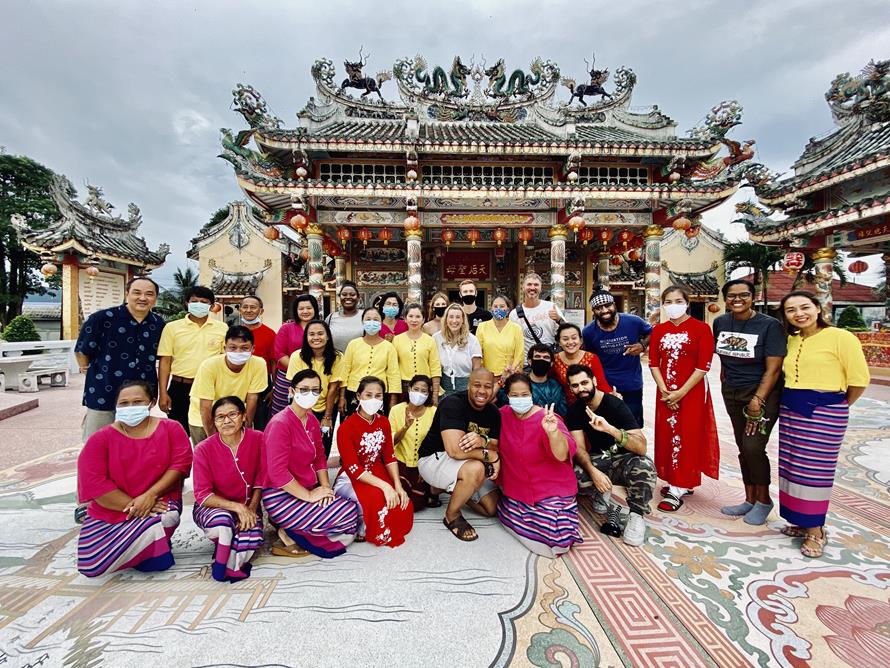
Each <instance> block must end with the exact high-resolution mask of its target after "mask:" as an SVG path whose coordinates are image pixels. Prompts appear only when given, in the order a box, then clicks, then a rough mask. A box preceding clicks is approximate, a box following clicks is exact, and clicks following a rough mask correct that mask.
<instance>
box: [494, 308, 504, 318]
mask: <svg viewBox="0 0 890 668" xmlns="http://www.w3.org/2000/svg"><path fill="white" fill-rule="evenodd" d="M491 315H492V316H494V319H495V320H503V319H504V318H506V317H507V309H505V308H496V309H492V311H491Z"/></svg>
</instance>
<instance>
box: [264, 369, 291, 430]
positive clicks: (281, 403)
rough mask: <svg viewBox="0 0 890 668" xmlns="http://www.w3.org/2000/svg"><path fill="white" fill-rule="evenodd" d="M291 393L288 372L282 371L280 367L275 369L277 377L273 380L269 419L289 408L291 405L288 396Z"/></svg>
mask: <svg viewBox="0 0 890 668" xmlns="http://www.w3.org/2000/svg"><path fill="white" fill-rule="evenodd" d="M289 392H290V382H289V381H288V379H287V371H282V370H281V369H279V368H278V367H276V368H275V377H274V378H273V379H272V405H271V407H270V408H269V417H270V418H271V417H272V416H273V415H275V414H276V413H279V412H280V411H282V410H284V409H285V408H287V405H288V404H289V403H290V402H289V401H288V398H287V397H288V394H289Z"/></svg>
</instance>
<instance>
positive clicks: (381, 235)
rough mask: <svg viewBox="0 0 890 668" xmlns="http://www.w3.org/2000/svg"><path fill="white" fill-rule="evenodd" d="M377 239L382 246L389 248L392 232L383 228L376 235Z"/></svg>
mask: <svg viewBox="0 0 890 668" xmlns="http://www.w3.org/2000/svg"><path fill="white" fill-rule="evenodd" d="M377 238H378V239H380V240H381V241H382V242H383V245H384V246H389V242H390V241H392V230H391V229H389V228H388V227H384V228H383V229H382V230H380V231H379V232H378V233H377Z"/></svg>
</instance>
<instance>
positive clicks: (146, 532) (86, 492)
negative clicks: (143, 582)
mask: <svg viewBox="0 0 890 668" xmlns="http://www.w3.org/2000/svg"><path fill="white" fill-rule="evenodd" d="M157 400H158V395H157V390H156V388H155V386H154V385H152V384H151V383H147V382H145V381H141V380H129V381H126V382H124V383H123V384H122V385H121V387H120V390H118V394H117V399H116V402H115V415H114V417H115V421H114V422H113V423H112V424H110V425H108V426H107V427H103V428H102V429H100V430H99V431H97V432H96V433H95V434H93V435H92V436H90V438H89V439H88V440H87V442H86V444H85V445H84V446H83V450H82V451H81V453H80V456H79V457H78V458H77V496H78V499H79V501H80V502H81V503H87V502H88V503H89V506H88V508H87V516H86V519H85V520H84V523H83V528H82V529H81V530H80V538H79V539H78V543H77V570H79V571H80V572H81V573H83V574H84V575H86V576H87V577H90V578H92V577H96V576H98V575H103V574H105V573H113V572H114V571H119V570H122V569H125V568H135V569H137V570H140V571H165V570H167V569H168V568H170V567H171V566H172V565H173V564H174V561H173V553H172V551H171V547H170V537H171V536H172V535H173V532H174V531H176V527H178V526H179V520H180V515H181V513H182V481H183V480H184V479H185V478H186V477H187V476H188V474H189V471H190V469H191V465H192V447H191V442H190V441H189V437H188V436H187V435H186V433H185V430H184V429H183V428H182V426H181V425H180V424H179V423H178V422H176V421H174V420H168V419H166V418H158V417H151V416H150V415H149V413H150V412H151V409H152V407H153V406H154V405H155V403H156V402H157Z"/></svg>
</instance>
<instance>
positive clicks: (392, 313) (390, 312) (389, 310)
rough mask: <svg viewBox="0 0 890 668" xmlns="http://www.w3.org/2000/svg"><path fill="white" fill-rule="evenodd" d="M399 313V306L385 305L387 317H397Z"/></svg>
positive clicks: (384, 313)
mask: <svg viewBox="0 0 890 668" xmlns="http://www.w3.org/2000/svg"><path fill="white" fill-rule="evenodd" d="M398 314H399V307H398V306H384V307H383V315H385V316H386V317H387V318H395V317H396V316H397V315H398Z"/></svg>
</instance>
